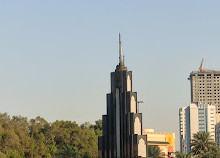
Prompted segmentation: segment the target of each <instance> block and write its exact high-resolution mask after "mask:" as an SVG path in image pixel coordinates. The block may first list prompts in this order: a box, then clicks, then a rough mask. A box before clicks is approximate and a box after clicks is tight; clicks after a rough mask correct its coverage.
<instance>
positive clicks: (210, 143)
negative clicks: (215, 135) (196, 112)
mask: <svg viewBox="0 0 220 158" xmlns="http://www.w3.org/2000/svg"><path fill="white" fill-rule="evenodd" d="M216 146H217V145H216V143H215V142H214V140H213V139H212V138H211V135H210V133H208V132H197V133H196V134H193V139H192V143H191V147H192V150H191V152H192V154H193V155H197V156H199V157H203V156H202V155H204V154H207V153H208V152H210V153H212V152H214V153H216V152H218V150H219V149H218V147H217V148H216Z"/></svg>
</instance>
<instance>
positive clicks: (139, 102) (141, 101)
mask: <svg viewBox="0 0 220 158" xmlns="http://www.w3.org/2000/svg"><path fill="white" fill-rule="evenodd" d="M137 103H138V109H137V113H139V104H140V103H144V101H137Z"/></svg>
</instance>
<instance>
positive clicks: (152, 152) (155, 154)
mask: <svg viewBox="0 0 220 158" xmlns="http://www.w3.org/2000/svg"><path fill="white" fill-rule="evenodd" d="M160 155H161V151H160V148H159V147H157V146H148V157H149V158H160Z"/></svg>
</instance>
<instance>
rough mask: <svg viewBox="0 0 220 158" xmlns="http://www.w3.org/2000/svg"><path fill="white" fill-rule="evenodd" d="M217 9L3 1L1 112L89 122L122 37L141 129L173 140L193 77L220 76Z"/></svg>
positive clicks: (102, 102) (199, 3)
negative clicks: (201, 73)
mask: <svg viewBox="0 0 220 158" xmlns="http://www.w3.org/2000/svg"><path fill="white" fill-rule="evenodd" d="M219 7H220V1H217V0H213V1H205V0H195V1H189V0H185V1H174V0H167V1H164V0H158V1H131V0H130V1H125V0H122V1H116V0H112V1H101V0H99V1H98V0H93V1H91V0H84V1H69V0H65V1H61V0H53V1H52V0H38V1H28V0H27V1H24V0H20V1H15V0H12V1H3V0H2V1H0V87H1V88H0V109H1V110H0V112H1V113H4V112H7V113H8V114H9V115H21V116H24V117H27V118H28V119H31V118H35V117H37V116H41V117H43V118H45V119H46V120H47V121H49V122H52V121H55V120H70V121H76V122H77V123H79V124H81V123H84V122H91V123H94V121H95V120H98V119H101V118H102V115H104V114H106V94H107V93H110V72H113V71H114V70H115V67H116V65H117V64H118V34H119V32H120V33H121V38H122V46H123V53H124V55H125V64H126V66H127V67H128V70H131V71H132V72H133V91H136V92H137V93H138V100H139V101H140V100H141V101H144V103H143V104H140V112H141V113H142V114H143V128H154V129H155V131H157V132H172V133H173V132H175V134H176V148H177V149H179V142H178V141H179V132H178V131H179V126H178V119H179V118H178V109H179V108H180V107H182V106H188V105H189V103H190V84H189V81H188V77H189V74H190V72H191V71H196V70H198V68H199V65H200V61H201V59H202V58H203V57H204V67H205V68H208V69H215V70H220V62H219V59H220V53H219V52H220V44H219V43H220V30H219V28H220V20H219V17H220V10H219Z"/></svg>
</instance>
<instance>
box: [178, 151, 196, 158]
mask: <svg viewBox="0 0 220 158" xmlns="http://www.w3.org/2000/svg"><path fill="white" fill-rule="evenodd" d="M191 156H192V153H188V154H185V153H182V152H179V151H177V152H176V158H191Z"/></svg>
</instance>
